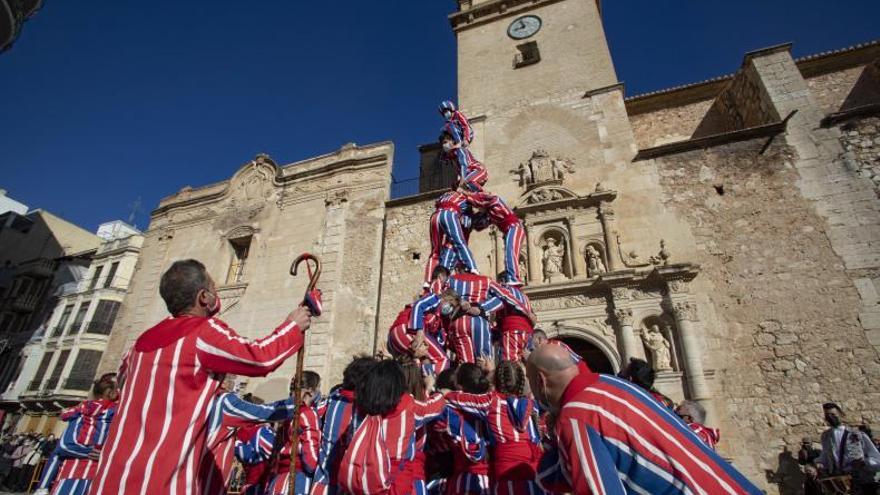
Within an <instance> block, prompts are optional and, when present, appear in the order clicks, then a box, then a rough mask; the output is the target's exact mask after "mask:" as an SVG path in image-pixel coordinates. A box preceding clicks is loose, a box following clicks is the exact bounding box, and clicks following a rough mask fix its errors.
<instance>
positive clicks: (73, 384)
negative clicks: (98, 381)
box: [64, 376, 93, 390]
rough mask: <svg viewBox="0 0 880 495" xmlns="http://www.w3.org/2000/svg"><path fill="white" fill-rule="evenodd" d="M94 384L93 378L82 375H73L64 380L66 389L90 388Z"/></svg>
mask: <svg viewBox="0 0 880 495" xmlns="http://www.w3.org/2000/svg"><path fill="white" fill-rule="evenodd" d="M92 385H93V382H92V380H90V379H89V378H85V377H81V376H72V377H70V378H68V379H67V380H65V381H64V388H65V389H66V390H89V389H91V388H92Z"/></svg>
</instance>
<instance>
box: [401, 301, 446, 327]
mask: <svg viewBox="0 0 880 495" xmlns="http://www.w3.org/2000/svg"><path fill="white" fill-rule="evenodd" d="M439 305H440V296H438V295H437V294H427V295H425V296H424V297H422V298H420V299H419V300H418V301H416V302H414V303H413V307H412V314H410V317H409V328H412V329H415V330H422V329H423V328H425V314H426V313H428V312H429V311H433V310H434V309H436V308H437V306H439Z"/></svg>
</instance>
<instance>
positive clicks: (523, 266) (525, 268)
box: [519, 255, 529, 283]
mask: <svg viewBox="0 0 880 495" xmlns="http://www.w3.org/2000/svg"><path fill="white" fill-rule="evenodd" d="M519 273H520V275H521V276H522V279H523V282H525V283H528V282H529V265H528V263H526V257H525V256H522V255H520V257H519Z"/></svg>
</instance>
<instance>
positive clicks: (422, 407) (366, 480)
mask: <svg viewBox="0 0 880 495" xmlns="http://www.w3.org/2000/svg"><path fill="white" fill-rule="evenodd" d="M355 402H356V404H357V410H358V415H359V416H361V417H360V419H359V422H358V423H359V424H358V425H357V428H356V429H355V431H354V435H353V436H352V439H351V444H350V445H349V446H348V448H347V449H346V452H345V455H344V456H343V459H342V462H341V463H340V467H339V480H340V483H341V484H342V486H343V487H344V488H345V490H346V491H347V492H349V493H354V494H355V495H364V494H366V493H369V494H371V495H385V494H388V495H409V494H411V493H412V491H413V472H412V471H411V469H410V463H412V462H414V460H415V457H416V451H417V435H416V432H417V430H418V429H419V428H423V427H424V425H426V424H427V423H429V422H431V421H434V420H437V419H438V418H440V416H441V414H442V413H443V410H444V409H445V407H446V400H445V399H444V398H443V395H442V394H433V395H431V396H430V397H428V398H427V399H426V400H424V401H420V400H416V398H414V397H413V396H412V395H411V394H409V393H408V392H407V391H406V383H405V378H404V374H403V370H402V368H401V366H400V364H399V363H397V362H396V361H394V360H391V359H386V360H383V361H379V362H378V363H376V364H375V365H373V366H372V367H371V368H370V369H369V370H368V371H367V373H366V375H365V376H364V377H363V379H362V380H361V381H360V382H359V383H358V385H357V394H356V398H355ZM369 428H374V429H375V430H374V431H373V433H376V434H378V438H380V439H381V440H382V442H381V444H367V443H366V442H361V440H362V439H363V438H364V437H363V436H362V435H363V434H364V433H365V431H364V430H367V429H369ZM383 459H384V460H385V461H387V462H374V463H371V462H370V461H371V460H373V461H381V460H383ZM347 460H348V462H347ZM368 465H374V466H376V467H378V468H379V470H378V471H374V470H367V471H364V472H363V473H362V475H358V474H356V473H357V467H358V466H360V467H364V466H368ZM383 470H384V471H385V472H382V471H383ZM370 488H375V490H373V489H370ZM358 489H360V490H366V491H364V493H359V490H358Z"/></svg>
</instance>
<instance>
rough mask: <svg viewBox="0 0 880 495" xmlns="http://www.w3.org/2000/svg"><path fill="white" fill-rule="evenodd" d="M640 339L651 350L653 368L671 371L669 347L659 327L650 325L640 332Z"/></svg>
mask: <svg viewBox="0 0 880 495" xmlns="http://www.w3.org/2000/svg"><path fill="white" fill-rule="evenodd" d="M642 340H644V342H645V346H647V347H648V349H650V350H651V357H652V358H653V361H654V362H653V365H654V370H655V371H671V370H672V354H671V352H670V348H669V341H668V340H666V337H664V336H663V333H662V332H661V331H660V327H658V326H657V325H651V327H650V328H648V329H646V330H645V331H643V332H642Z"/></svg>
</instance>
